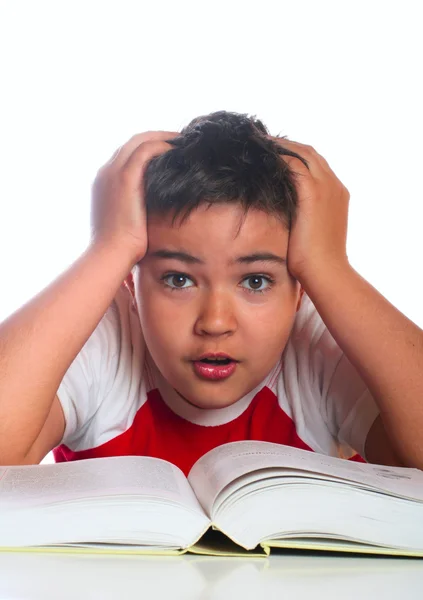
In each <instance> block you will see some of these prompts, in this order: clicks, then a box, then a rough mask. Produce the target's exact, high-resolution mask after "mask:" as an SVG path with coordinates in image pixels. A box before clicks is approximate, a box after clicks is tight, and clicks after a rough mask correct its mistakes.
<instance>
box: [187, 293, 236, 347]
mask: <svg viewBox="0 0 423 600" xmlns="http://www.w3.org/2000/svg"><path fill="white" fill-rule="evenodd" d="M236 328H237V322H236V318H235V312H234V310H233V306H232V302H231V301H230V298H229V297H228V294H222V293H216V292H215V293H209V294H208V295H207V296H206V297H205V298H204V299H203V302H202V303H201V305H200V307H199V313H198V317H197V320H196V323H195V333H197V334H198V335H214V336H218V335H225V334H230V333H233V332H234V331H236Z"/></svg>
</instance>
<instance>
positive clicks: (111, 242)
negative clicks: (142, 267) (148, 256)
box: [87, 238, 145, 276]
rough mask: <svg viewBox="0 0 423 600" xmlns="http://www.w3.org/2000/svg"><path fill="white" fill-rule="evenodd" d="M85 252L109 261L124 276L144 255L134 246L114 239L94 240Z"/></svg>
mask: <svg viewBox="0 0 423 600" xmlns="http://www.w3.org/2000/svg"><path fill="white" fill-rule="evenodd" d="M87 251H88V252H89V253H93V254H100V255H102V256H104V257H105V259H106V260H111V263H112V264H113V265H114V266H115V268H119V271H122V272H124V273H125V276H126V274H127V273H129V272H130V270H131V269H132V267H133V266H134V265H135V264H136V263H137V262H139V261H140V260H141V259H142V258H143V257H144V255H145V251H144V252H142V251H140V249H139V248H137V247H135V245H134V244H131V243H128V242H125V241H123V240H118V239H116V238H108V239H106V238H98V239H95V238H94V239H92V240H91V243H90V245H89V247H88V250H87Z"/></svg>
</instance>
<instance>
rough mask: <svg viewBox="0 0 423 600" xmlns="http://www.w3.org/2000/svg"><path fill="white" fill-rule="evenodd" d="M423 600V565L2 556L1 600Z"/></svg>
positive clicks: (298, 558) (323, 559) (319, 559)
mask: <svg viewBox="0 0 423 600" xmlns="http://www.w3.org/2000/svg"><path fill="white" fill-rule="evenodd" d="M97 598H98V599H101V600H109V599H112V598H113V599H122V600H130V599H131V598H137V599H144V598H145V599H149V600H150V599H151V600H153V599H159V600H160V599H161V598H163V599H164V598H169V599H171V600H194V599H196V600H197V599H198V600H222V599H225V600H227V599H229V600H238V599H239V600H250V599H251V600H253V599H254V600H257V599H259V598H263V599H266V600H273V599H276V598H278V599H283V598H290V599H292V600H301V599H302V598H307V599H308V600H310V599H312V600H319V599H323V598H324V599H325V600H329V599H332V598H337V599H338V600H349V599H355V600H357V599H358V598H359V599H360V600H361V599H362V598H372V599H375V598H380V599H381V600H388V599H391V598H392V599H394V598H395V600H398V599H400V600H411V599H414V598H416V599H417V598H419V599H422V598H423V559H395V558H369V557H351V556H348V555H346V556H339V555H336V556H333V555H332V556H331V555H322V554H320V555H319V554H314V555H310V554H286V555H283V556H281V555H278V556H273V557H272V556H271V557H269V558H267V559H263V558H214V557H203V556H201V557H195V556H181V557H157V558H155V557H146V556H143V557H136V556H101V555H97V556H96V555H83V556H76V555H71V554H59V555H55V554H29V553H0V599H1V600H38V599H40V600H41V599H42V600H50V599H54V600H68V599H69V600H82V599H87V600H92V599H97Z"/></svg>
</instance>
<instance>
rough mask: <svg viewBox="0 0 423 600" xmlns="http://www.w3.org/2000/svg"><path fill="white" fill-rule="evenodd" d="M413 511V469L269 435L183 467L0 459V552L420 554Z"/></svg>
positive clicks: (420, 532)
mask: <svg viewBox="0 0 423 600" xmlns="http://www.w3.org/2000/svg"><path fill="white" fill-rule="evenodd" d="M421 523H423V471H420V470H418V469H409V468H403V467H386V466H381V465H373V464H363V463H358V462H351V461H347V460H342V459H339V458H333V457H328V456H323V455H320V454H317V453H313V452H309V451H306V450H299V449H297V448H291V447H288V446H282V445H279V444H272V443H268V442H256V441H241V442H233V443H230V444H225V445H223V446H219V447H218V448H215V449H214V450H211V451H210V452H208V453H207V454H206V455H204V456H203V457H201V458H200V459H199V460H198V461H197V462H196V463H195V464H194V466H193V467H192V469H191V471H190V473H189V475H188V477H185V475H184V474H183V473H182V471H181V470H180V469H179V468H178V467H176V466H175V465H173V464H171V463H170V462H166V461H164V460H161V459H158V458H151V457H144V456H118V457H110V458H96V459H87V460H81V461H75V462H69V463H59V464H45V465H24V466H12V467H0V549H1V550H5V551H6V550H7V551H9V552H10V551H14V550H26V551H33V552H34V551H35V552H45V551H57V552H69V551H73V552H101V553H104V552H106V553H110V552H113V553H131V554H181V553H184V552H193V553H199V554H242V553H243V552H250V553H255V554H262V555H268V554H269V552H270V549H271V548H294V549H305V550H326V551H337V552H339V551H341V552H342V551H343V552H361V553H369V554H392V555H405V556H423V527H422V526H421ZM207 532H208V533H207ZM210 532H211V533H210ZM226 541H227V543H226Z"/></svg>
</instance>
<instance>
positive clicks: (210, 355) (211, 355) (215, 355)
mask: <svg viewBox="0 0 423 600" xmlns="http://www.w3.org/2000/svg"><path fill="white" fill-rule="evenodd" d="M205 358H211V359H212V360H213V358H228V359H229V360H233V361H234V362H235V363H237V362H239V361H237V360H235V358H232V356H229V354H225V352H205V353H204V354H202V355H201V356H199V357H198V358H194V361H193V362H196V361H199V360H204V359H205Z"/></svg>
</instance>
